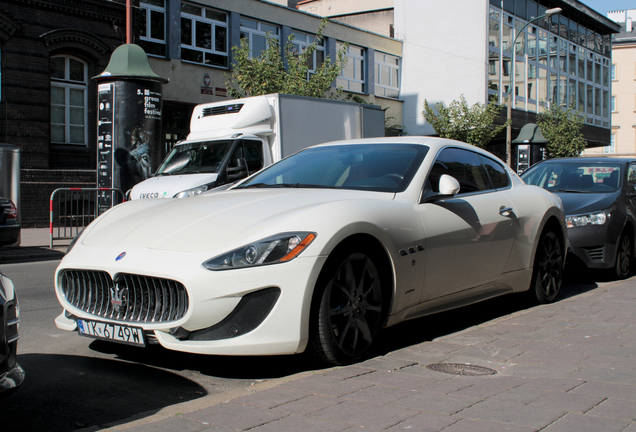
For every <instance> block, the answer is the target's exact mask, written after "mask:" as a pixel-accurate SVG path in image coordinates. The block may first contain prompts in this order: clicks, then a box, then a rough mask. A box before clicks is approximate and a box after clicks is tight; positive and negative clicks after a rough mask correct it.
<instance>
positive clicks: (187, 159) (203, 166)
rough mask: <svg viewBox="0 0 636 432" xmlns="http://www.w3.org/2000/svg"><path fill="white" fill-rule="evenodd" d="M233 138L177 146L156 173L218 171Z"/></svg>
mask: <svg viewBox="0 0 636 432" xmlns="http://www.w3.org/2000/svg"><path fill="white" fill-rule="evenodd" d="M232 142H233V141H232V140H224V141H203V142H195V143H185V144H179V145H177V146H175V147H174V148H173V149H172V151H171V152H170V154H169V155H168V156H167V157H166V158H165V159H164V161H163V163H162V164H161V166H160V167H159V169H158V170H157V174H156V175H174V174H192V173H218V172H219V167H220V166H221V162H223V158H224V157H225V155H226V154H227V153H228V151H230V147H231V146H232Z"/></svg>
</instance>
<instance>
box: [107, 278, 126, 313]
mask: <svg viewBox="0 0 636 432" xmlns="http://www.w3.org/2000/svg"><path fill="white" fill-rule="evenodd" d="M127 294H128V288H127V287H123V288H122V287H120V286H119V283H116V284H115V286H114V287H111V288H110V304H112V305H113V307H114V308H115V312H117V313H119V312H120V311H125V310H126V300H127V297H128V296H127Z"/></svg>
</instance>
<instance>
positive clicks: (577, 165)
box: [521, 158, 621, 193]
mask: <svg viewBox="0 0 636 432" xmlns="http://www.w3.org/2000/svg"><path fill="white" fill-rule="evenodd" d="M620 178H621V166H620V165H617V164H616V163H611V162H607V163H606V162H603V163H592V162H588V161H586V160H585V159H584V158H582V159H581V161H580V162H579V161H576V162H549V163H540V164H538V165H535V166H534V167H532V168H530V169H529V170H528V171H526V172H525V173H523V174H522V175H521V179H522V180H523V181H524V182H526V183H527V184H530V185H535V186H540V187H542V188H543V189H546V190H549V191H550V192H574V193H577V192H578V193H581V192H592V193H594V192H598V193H603V192H613V191H616V190H617V189H618V188H619V187H620Z"/></svg>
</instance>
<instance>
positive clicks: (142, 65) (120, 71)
mask: <svg viewBox="0 0 636 432" xmlns="http://www.w3.org/2000/svg"><path fill="white" fill-rule="evenodd" d="M92 79H93V80H94V81H96V82H97V83H98V89H97V92H98V97H97V103H98V122H97V187H99V188H106V189H110V188H114V189H120V190H121V191H122V192H123V193H124V194H125V193H126V192H127V191H129V190H130V189H131V188H132V187H133V186H134V185H135V184H137V183H139V182H140V181H143V180H145V179H147V178H148V177H150V176H151V175H152V174H153V173H154V172H155V171H156V169H157V167H158V165H159V163H160V162H161V160H160V157H161V146H162V135H161V112H162V108H163V98H162V85H163V84H165V83H167V82H168V80H167V79H166V78H162V77H160V76H159V75H157V74H155V73H154V72H153V70H152V69H151V68H150V63H148V57H147V56H146V53H145V52H144V50H143V49H142V48H141V47H140V46H138V45H134V44H125V45H121V46H120V47H119V48H117V49H116V50H115V51H114V52H113V54H112V56H111V58H110V62H109V63H108V66H107V67H106V70H104V72H102V73H101V74H99V75H97V76H95V77H93V78H92ZM119 202H121V196H120V195H119V194H115V193H112V192H110V191H100V192H99V196H98V202H97V206H98V213H99V214H101V213H103V212H105V211H106V210H108V209H109V208H111V207H112V206H113V205H115V204H118V203H119Z"/></svg>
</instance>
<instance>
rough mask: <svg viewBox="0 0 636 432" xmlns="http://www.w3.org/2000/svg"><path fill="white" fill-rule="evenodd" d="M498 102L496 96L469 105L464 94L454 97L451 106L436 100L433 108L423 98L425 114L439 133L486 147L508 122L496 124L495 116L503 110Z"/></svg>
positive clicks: (443, 136)
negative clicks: (488, 100)
mask: <svg viewBox="0 0 636 432" xmlns="http://www.w3.org/2000/svg"><path fill="white" fill-rule="evenodd" d="M496 102H497V99H496V98H491V100H490V103H488V104H486V105H484V104H481V103H479V102H477V103H476V104H474V105H472V106H468V103H467V102H466V98H465V97H464V95H461V96H460V98H459V100H458V101H457V100H454V101H453V102H451V103H450V105H448V106H446V105H444V103H443V102H437V103H436V104H435V105H434V109H433V107H431V106H430V105H429V104H428V101H427V100H424V111H423V112H422V115H424V117H425V118H426V121H427V122H429V123H430V124H431V126H433V129H434V130H435V132H436V133H437V134H438V135H439V136H440V137H442V138H450V139H454V140H457V141H463V142H466V143H468V144H472V145H474V146H477V147H481V148H484V147H485V146H486V145H487V144H488V143H489V142H490V141H491V140H492V139H493V138H494V137H495V136H496V135H497V134H499V132H501V131H502V130H503V129H505V128H506V126H507V125H508V122H506V123H504V124H503V125H496V124H495V119H497V117H499V113H500V112H501V106H500V105H498V104H497V103H496Z"/></svg>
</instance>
